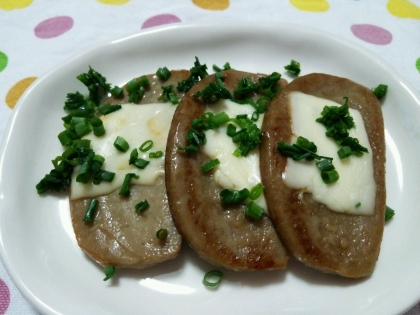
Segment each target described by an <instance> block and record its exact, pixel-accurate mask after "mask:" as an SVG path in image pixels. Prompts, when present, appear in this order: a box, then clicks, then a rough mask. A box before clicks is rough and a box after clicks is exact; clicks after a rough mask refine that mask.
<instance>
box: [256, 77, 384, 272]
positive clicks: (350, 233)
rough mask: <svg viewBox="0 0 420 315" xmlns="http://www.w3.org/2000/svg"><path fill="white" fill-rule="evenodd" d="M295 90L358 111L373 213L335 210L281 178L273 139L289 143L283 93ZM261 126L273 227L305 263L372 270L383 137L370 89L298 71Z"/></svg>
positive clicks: (380, 213) (379, 228) (380, 207)
mask: <svg viewBox="0 0 420 315" xmlns="http://www.w3.org/2000/svg"><path fill="white" fill-rule="evenodd" d="M292 91H300V92H303V93H306V94H310V95H314V96H317V97H322V98H325V99H329V100H332V101H335V102H337V103H339V104H342V103H343V97H344V96H347V97H348V98H349V103H348V104H349V107H351V108H354V109H357V110H359V111H360V113H361V114H362V117H363V120H364V123H365V127H366V131H367V133H368V138H369V142H370V146H371V148H372V152H370V153H369V154H372V155H373V163H374V177H375V181H376V184H377V190H376V202H375V213H374V215H373V216H358V215H349V214H343V213H337V212H333V211H331V210H329V209H328V208H327V207H325V206H324V205H322V204H319V203H317V202H315V201H314V200H312V198H311V194H308V193H305V194H303V198H299V191H298V190H294V189H290V188H289V187H287V186H286V185H285V184H284V182H283V180H282V173H283V171H284V169H285V166H286V162H287V158H285V157H284V156H282V155H280V154H279V153H278V151H277V149H276V146H277V144H278V143H279V142H280V141H282V140H284V141H286V142H288V143H290V140H291V135H292V130H291V121H290V113H289V109H288V98H287V95H288V94H289V93H290V92H292ZM262 129H263V130H264V131H265V134H264V140H263V144H262V145H261V155H260V156H261V158H260V159H261V164H260V165H261V166H260V167H261V175H262V181H263V185H264V186H265V188H266V195H265V196H266V199H267V204H268V208H269V211H270V214H271V217H272V219H273V223H274V225H275V228H276V230H277V231H278V232H279V235H280V236H281V239H282V241H283V242H284V243H285V245H286V246H287V248H288V249H289V250H290V252H291V253H292V254H293V255H294V256H295V257H296V258H297V259H298V260H300V261H302V262H303V263H304V264H306V265H308V266H311V267H314V268H317V269H321V270H323V271H325V272H333V273H337V274H340V275H342V276H346V277H355V278H356V277H364V276H367V275H369V274H371V273H372V272H373V270H374V267H375V263H376V261H377V259H378V255H379V250H380V244H381V240H382V233H383V228H384V211H385V197H386V196H385V138H384V124H383V118H382V112H381V108H380V104H379V102H378V100H377V99H376V97H375V96H374V95H373V94H372V92H371V91H370V90H369V89H367V88H365V87H363V86H361V85H359V84H357V83H354V82H352V81H350V80H347V79H344V78H338V77H334V76H330V75H325V74H310V75H306V76H303V77H300V78H298V79H296V80H294V81H293V82H292V83H290V84H289V85H288V86H287V87H286V88H285V89H283V90H282V91H281V92H280V94H279V95H277V97H276V99H274V100H273V102H272V104H271V105H270V108H269V109H268V110H267V112H266V115H265V118H264V122H263V126H262Z"/></svg>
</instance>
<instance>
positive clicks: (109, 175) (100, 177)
mask: <svg viewBox="0 0 420 315" xmlns="http://www.w3.org/2000/svg"><path fill="white" fill-rule="evenodd" d="M114 177H115V173H113V172H109V171H106V170H100V171H99V172H98V173H96V175H95V176H94V178H93V184H94V185H99V184H100V183H101V181H106V182H109V183H110V182H112V180H113V179H114Z"/></svg>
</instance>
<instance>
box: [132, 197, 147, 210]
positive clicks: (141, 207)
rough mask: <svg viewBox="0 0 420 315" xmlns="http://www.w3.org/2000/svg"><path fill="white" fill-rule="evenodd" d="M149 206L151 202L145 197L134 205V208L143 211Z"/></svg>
mask: <svg viewBox="0 0 420 315" xmlns="http://www.w3.org/2000/svg"><path fill="white" fill-rule="evenodd" d="M148 207H149V202H148V201H147V200H146V199H144V200H143V201H140V202H139V203H138V204H136V205H135V206H134V208H135V209H136V212H143V211H144V210H146V209H147V208H148Z"/></svg>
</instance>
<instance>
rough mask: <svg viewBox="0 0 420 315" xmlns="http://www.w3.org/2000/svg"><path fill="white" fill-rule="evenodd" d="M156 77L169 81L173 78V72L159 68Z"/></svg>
mask: <svg viewBox="0 0 420 315" xmlns="http://www.w3.org/2000/svg"><path fill="white" fill-rule="evenodd" d="M156 75H157V77H158V78H159V79H161V80H165V81H166V80H168V79H169V77H170V76H171V71H169V69H168V68H166V67H163V68H159V69H158V70H157V71H156Z"/></svg>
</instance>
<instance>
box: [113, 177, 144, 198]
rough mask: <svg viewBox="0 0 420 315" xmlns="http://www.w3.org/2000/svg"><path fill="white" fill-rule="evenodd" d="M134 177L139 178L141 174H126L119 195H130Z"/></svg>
mask: <svg viewBox="0 0 420 315" xmlns="http://www.w3.org/2000/svg"><path fill="white" fill-rule="evenodd" d="M132 178H136V179H138V178H140V176H139V175H137V174H134V173H128V174H125V177H124V182H123V184H122V186H121V188H120V191H119V192H118V194H119V195H121V196H128V195H129V194H130V189H129V187H130V182H131V179H132Z"/></svg>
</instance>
